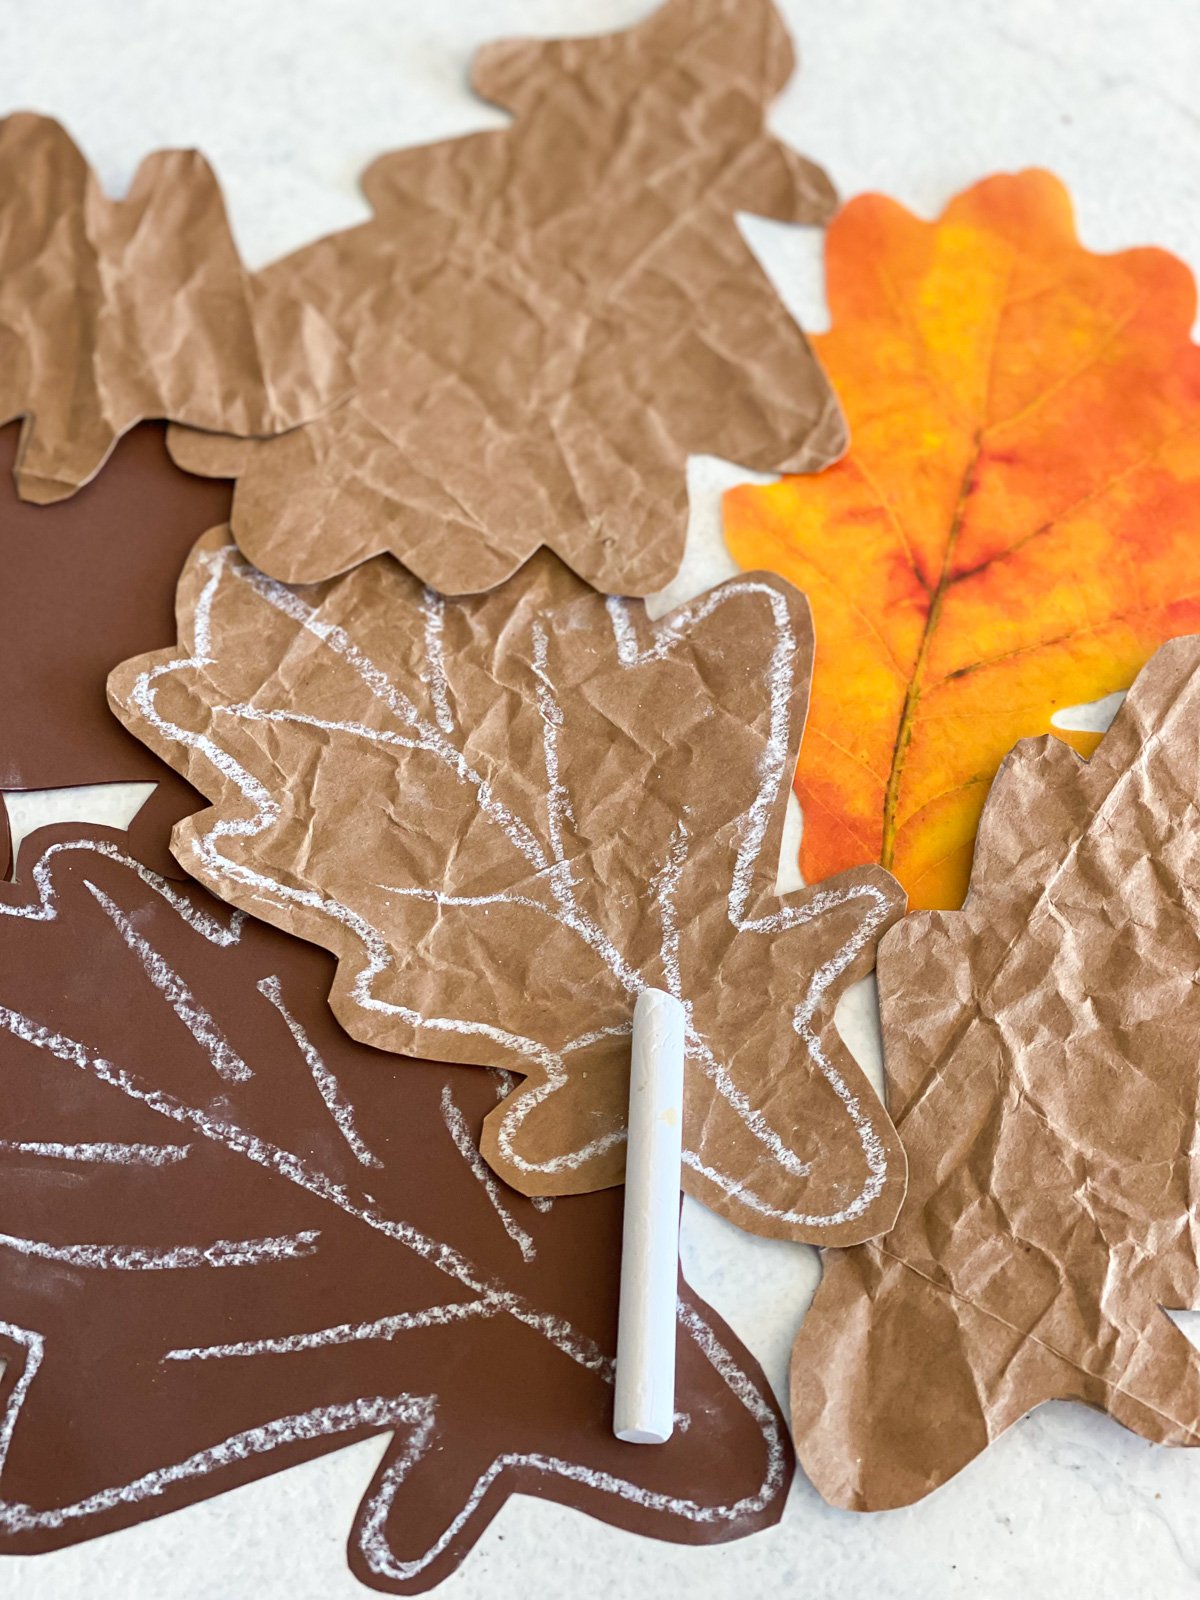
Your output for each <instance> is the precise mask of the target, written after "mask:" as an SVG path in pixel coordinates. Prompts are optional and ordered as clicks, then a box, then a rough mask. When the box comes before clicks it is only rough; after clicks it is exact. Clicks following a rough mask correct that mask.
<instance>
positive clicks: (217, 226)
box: [0, 112, 350, 505]
mask: <svg viewBox="0 0 1200 1600" xmlns="http://www.w3.org/2000/svg"><path fill="white" fill-rule="evenodd" d="M349 389H350V371H349V367H348V365H347V361H346V354H345V351H344V350H343V347H342V345H341V342H340V340H339V339H338V336H337V335H336V334H335V333H334V331H333V330H332V328H331V327H330V325H329V323H328V322H327V321H326V320H325V318H324V316H323V315H322V314H321V313H320V312H319V311H317V310H315V309H314V308H313V307H312V306H311V305H310V304H309V303H307V302H306V301H305V300H304V298H303V297H302V295H301V294H300V293H299V292H298V291H297V289H296V287H295V286H294V285H291V284H284V283H268V282H266V281H265V280H264V279H262V278H258V277H255V276H254V275H253V274H251V273H249V272H247V271H246V269H245V268H244V267H243V266H242V263H241V261H240V259H239V257H238V253H237V247H236V246H235V244H234V242H233V235H232V234H231V233H230V230H229V222H228V219H227V218H226V215H225V206H224V202H223V200H222V198H221V191H220V189H219V187H218V185H217V180H216V178H215V177H214V176H213V173H212V169H211V168H210V167H209V165H208V163H207V162H206V161H205V160H204V158H203V157H202V156H200V155H199V154H198V153H197V152H196V151H194V150H165V151H159V152H158V153H157V154H155V155H152V156H148V157H147V158H146V160H145V161H143V162H142V164H141V166H140V167H139V168H138V170H137V173H136V175H135V177H134V180H133V183H132V185H131V187H130V190H129V193H128V195H127V196H126V198H125V199H123V200H109V199H108V198H107V197H106V196H105V194H104V193H103V191H102V190H101V188H100V185H99V183H98V182H97V180H96V177H95V174H94V173H93V172H92V171H91V169H90V168H89V167H88V164H87V162H86V161H85V160H84V158H83V156H82V155H81V154H80V152H79V150H78V149H77V148H76V146H75V144H74V142H73V140H72V139H71V136H70V135H69V134H68V133H67V131H66V130H65V129H64V128H63V127H61V126H60V124H59V123H57V122H55V121H53V120H52V119H51V118H50V117H39V116H34V115H32V114H31V113H28V112H19V113H17V114H16V115H14V116H11V117H7V118H5V120H4V121H3V122H0V422H9V421H11V420H12V419H13V418H15V417H23V418H24V419H25V422H24V429H23V432H22V437H21V448H20V453H19V455H18V459H17V469H16V476H17V486H18V489H19V492H20V495H21V498H22V499H23V500H32V501H35V502H36V503H38V504H42V505H45V504H48V503H50V502H51V501H55V500H63V499H65V498H66V497H67V496H68V495H71V494H74V492H75V491H76V490H77V489H78V488H80V486H81V485H82V484H84V483H86V482H87V481H88V480H89V479H90V478H91V477H93V476H94V474H95V473H96V472H97V471H98V470H99V468H100V467H101V465H102V464H103V462H104V461H105V459H106V458H107V456H108V454H109V452H110V451H111V450H112V448H113V445H114V444H115V443H116V442H117V440H118V438H120V436H121V435H122V434H123V433H125V432H127V431H128V430H129V429H130V428H131V427H133V425H134V424H135V423H137V422H141V421H143V420H146V419H150V418H169V419H170V420H172V421H174V422H186V423H188V424H189V425H190V426H192V427H195V428H209V429H216V430H219V431H220V432H221V433H223V434H224V433H230V434H239V435H247V436H252V435H260V434H274V433H279V432H281V431H282V430H283V429H285V428H292V427H295V426H296V425H297V424H298V423H301V422H305V421H308V420H309V419H310V418H313V417H315V416H316V415H317V414H318V413H319V412H321V411H323V410H324V409H325V408H326V407H327V406H329V405H331V404H333V403H334V402H335V401H336V400H339V399H342V398H344V397H345V396H346V395H347V394H348V393H349Z"/></svg>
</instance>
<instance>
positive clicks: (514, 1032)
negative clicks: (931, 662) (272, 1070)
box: [109, 529, 904, 1241]
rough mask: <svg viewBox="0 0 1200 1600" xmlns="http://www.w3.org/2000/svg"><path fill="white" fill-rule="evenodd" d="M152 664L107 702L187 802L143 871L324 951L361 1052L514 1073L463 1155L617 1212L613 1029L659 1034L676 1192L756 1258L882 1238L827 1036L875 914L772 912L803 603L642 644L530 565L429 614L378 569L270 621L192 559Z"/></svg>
mask: <svg viewBox="0 0 1200 1600" xmlns="http://www.w3.org/2000/svg"><path fill="white" fill-rule="evenodd" d="M178 615H179V634H180V641H181V643H180V644H179V645H178V646H177V647H176V648H174V649H173V650H169V651H160V652H158V653H156V654H154V655H149V656H144V657H142V658H140V659H138V660H135V661H131V662H127V663H126V664H125V665H124V666H123V667H121V668H119V669H118V670H117V671H116V672H114V674H113V675H112V677H111V678H110V680H109V694H110V699H111V702H112V705H113V708H114V710H115V711H116V713H117V715H118V716H119V717H121V719H122V720H123V721H124V722H125V724H126V726H127V727H129V729H130V730H131V732H133V733H135V734H137V735H138V737H139V738H142V739H145V740H146V742H147V743H148V744H149V745H150V747H151V749H153V750H154V751H155V752H156V753H157V754H159V755H160V756H162V758H163V759H164V760H166V761H169V762H171V763H172V764H174V765H175V766H176V767H177V768H178V770H179V771H180V772H182V773H183V774H184V775H185V776H186V777H187V779H188V781H189V782H190V783H191V784H193V786H194V787H196V788H197V789H199V790H200V792H201V793H202V794H204V795H205V796H206V798H207V799H208V800H209V801H210V802H211V803H212V809H211V810H209V811H206V812H203V813H201V814H200V815H198V816H196V817H192V818H190V819H188V821H186V822H184V823H182V824H180V826H179V827H178V828H176V830H175V834H174V837H173V842H172V848H173V849H174V851H175V854H176V856H177V858H178V859H179V861H180V863H181V864H182V865H183V866H184V867H185V868H186V869H187V871H188V872H190V873H191V874H192V875H193V876H195V877H197V878H199V879H200V881H201V882H203V883H205V884H206V885H207V886H208V887H209V888H210V889H212V890H213V892H215V893H217V894H219V895H220V896H221V897H222V898H224V899H227V900H229V901H231V902H232V903H234V904H237V905H240V906H242V907H243V908H244V909H246V910H248V911H250V912H251V913H252V914H253V915H255V916H259V917H263V918H265V919H266V920H267V921H270V922H274V923H276V924H277V925H278V926H280V927H283V928H286V929H287V930H288V931H290V932H293V933H297V934H299V935H300V936H301V937H303V938H306V939H311V940H313V941H315V942H316V943H318V944H322V945H325V946H327V947H328V948H329V949H330V950H332V951H333V952H334V953H335V954H336V955H337V956H338V958H339V967H338V974H337V980H336V982H335V984H334V987H333V993H332V1003H333V1007H334V1010H335V1011H336V1013H337V1016H338V1018H339V1019H340V1021H341V1022H342V1023H343V1025H344V1026H345V1027H346V1028H347V1029H348V1030H349V1031H350V1032H351V1033H352V1034H354V1035H355V1037H356V1038H359V1039H362V1040H364V1041H365V1042H367V1043H369V1044H374V1045H378V1046H381V1047H383V1048H386V1049H389V1050H395V1051H397V1052H400V1053H402V1054H405V1055H413V1056H427V1057H432V1058H434V1059H439V1060H440V1059H452V1060H459V1061H467V1062H474V1063H478V1064H480V1065H486V1066H492V1067H501V1068H504V1069H506V1070H509V1071H514V1072H517V1073H520V1074H522V1075H523V1077H524V1082H523V1083H522V1084H521V1086H520V1088H519V1089H518V1090H516V1091H515V1092H514V1093H513V1094H512V1095H511V1096H510V1097H509V1098H508V1099H507V1100H506V1101H505V1102H504V1104H503V1105H502V1106H500V1107H499V1108H497V1110H496V1111H495V1112H493V1114H492V1115H491V1116H490V1117H489V1119H488V1122H487V1126H486V1128H485V1132H484V1145H483V1148H484V1153H485V1154H486V1156H487V1159H488V1161H489V1162H490V1163H491V1165H492V1166H493V1167H494V1168H495V1170H496V1171H498V1172H499V1173H500V1174H501V1175H502V1176H503V1177H504V1178H505V1179H507V1180H508V1181H509V1182H511V1183H512V1184H513V1185H514V1186H515V1187H518V1188H520V1189H522V1190H524V1191H525V1192H526V1193H531V1194H539V1193H572V1192H576V1191H580V1190H586V1189H593V1188H597V1187H602V1186H604V1185H607V1184H612V1183H618V1182H620V1181H621V1178H622V1174H623V1168H624V1139H625V1111H626V1104H627V1101H628V1093H629V1078H628V1074H629V1050H630V1041H629V1030H630V1022H631V1017H632V1011H633V1001H634V999H635V997H636V995H637V993H638V992H639V991H640V990H641V989H642V988H643V987H644V986H645V985H647V984H652V985H656V986H658V987H663V988H668V989H670V990H672V991H673V992H675V993H677V994H679V995H680V996H681V998H682V999H683V1000H684V1001H685V1003H686V1005H687V1006H688V1008H689V1017H690V1021H689V1028H688V1081H687V1091H686V1126H685V1129H684V1143H685V1154H684V1161H685V1172H686V1178H685V1187H686V1188H687V1189H688V1191H689V1192H690V1193H692V1194H694V1195H696V1196H697V1198H699V1199H702V1200H704V1201H705V1203H706V1204H708V1205H710V1206H712V1207H713V1208H714V1209H715V1210H717V1211H720V1212H722V1213H724V1214H725V1215H726V1216H728V1217H730V1218H732V1219H733V1220H734V1221H736V1222H738V1223H740V1224H741V1225H742V1226H744V1227H746V1228H749V1229H752V1230H754V1231H756V1232H759V1233H764V1234H769V1235H773V1236H777V1237H783V1238H796V1239H818V1240H822V1241H826V1240H832V1241H839V1240H840V1241H852V1240H856V1239H861V1238H869V1237H871V1236H872V1235H873V1234H875V1233H878V1232H880V1231H882V1229H883V1228H885V1227H887V1226H888V1225H889V1223H890V1221H891V1220H892V1218H893V1217H894V1215H895V1212H896V1209H897V1207H898V1205H899V1203H900V1199H901V1196H902V1193H903V1188H904V1157H903V1153H902V1152H901V1150H900V1147H899V1145H898V1143H897V1141H896V1139H895V1137H894V1134H893V1131H892V1129H891V1126H890V1124H889V1122H888V1120H887V1116H886V1113H885V1112H884V1110H883V1107H882V1106H881V1105H880V1104H879V1102H878V1100H877V1099H876V1097H875V1095H874V1093H873V1091H872V1090H871V1088H870V1087H869V1084H868V1082H867V1080H866V1079H865V1078H864V1077H863V1076H862V1074H861V1073H860V1071H859V1069H858V1067H857V1066H856V1064H855V1062H854V1060H853V1058H852V1057H851V1056H850V1054H849V1052H848V1051H847V1050H846V1049H845V1047H844V1046H843V1044H842V1043H841V1040H840V1038H839V1036H838V1034H837V1030H836V1028H835V1026H834V1022H833V1012H834V1006H835V1004H836V1001H837V998H838V996H839V994H840V993H841V991H842V990H843V989H844V988H845V987H846V985H848V984H849V983H851V982H852V981H853V980H854V979H855V978H857V977H860V976H862V975H863V974H864V973H865V972H867V971H869V970H870V967H871V965H872V962H873V956H874V945H875V941H876V939H877V938H878V936H879V934H880V933H881V932H882V930H883V929H884V928H886V927H887V926H888V925H889V924H890V923H891V922H893V921H894V920H895V919H896V918H897V917H898V916H899V915H900V914H901V912H902V909H903V897H902V896H901V895H900V893H899V891H898V889H897V887H896V884H895V882H894V880H893V879H892V878H890V877H889V876H888V875H887V874H886V873H884V872H882V871H881V870H880V869H879V868H870V867H868V868H862V869H860V870H858V871H856V872H853V873H847V874H844V875H843V876H842V877H840V878H838V879H835V880H833V881H832V882H830V883H828V884H826V885H824V886H823V887H822V888H821V889H820V890H810V891H805V892H802V893H800V894H795V895H789V896H786V897H784V898H783V899H780V897H778V896H777V895H776V893H775V880H776V875H777V863H778V861H779V852H780V841H781V837H782V830H783V820H784V811H785V804H786V795H787V784H788V776H789V774H790V773H791V772H792V770H793V767H794V764H795V753H796V747H797V745H798V743H799V738H800V732H801V728H802V726H803V721H804V709H805V703H806V699H807V688H808V678H809V671H810V666H811V659H812V656H811V631H810V623H809V618H808V611H807V607H806V606H805V604H804V601H803V598H802V597H801V596H800V595H798V594H796V592H795V591H794V590H793V589H791V588H790V587H789V586H788V585H786V584H784V583H782V582H781V581H780V580H779V579H775V578H770V577H745V578H738V579H734V580H733V581H731V582H730V583H727V584H725V585H723V586H722V587H721V588H718V589H715V590H713V591H711V592H710V593H709V594H707V595H705V596H704V597H703V598H702V599H700V600H698V601H695V602H694V603H693V604H691V605H690V606H686V607H683V608H681V609H680V610H678V611H676V612H675V613H673V614H672V615H671V616H669V617H667V618H666V619H664V620H663V621H661V622H659V623H657V624H650V623H649V622H648V621H647V619H646V616H645V607H644V605H643V604H642V603H641V602H638V601H627V600H619V599H608V600H606V599H605V598H604V597H603V596H602V595H598V594H597V593H596V592H595V590H593V589H591V588H589V587H588V586H587V585H586V584H585V583H583V582H582V581H581V580H580V579H579V578H576V577H575V576H574V574H573V573H571V572H570V571H569V570H568V569H567V568H566V567H564V566H563V565H562V563H561V562H560V561H559V560H558V559H557V558H556V557H555V556H553V555H551V554H550V553H549V552H546V551H543V552H541V553H540V554H539V555H537V556H535V557H534V558H533V559H532V560H531V561H530V562H528V563H527V564H526V566H525V567H524V568H523V569H522V570H521V571H520V572H519V573H518V574H517V575H516V576H515V577H514V578H512V579H510V580H509V581H508V583H506V584H504V585H503V586H502V587H501V588H500V589H499V590H496V591H493V592H492V593H490V594H488V595H482V596H476V597H469V598H466V599H461V600H458V601H446V600H443V599H442V598H441V597H439V596H437V595H436V594H435V593H434V592H433V591H432V590H428V589H426V590H424V591H423V590H422V588H421V586H420V584H418V583H417V581H416V580H415V579H414V578H413V577H412V576H411V575H410V574H409V573H407V572H406V571H405V570H404V568H402V567H400V566H398V565H397V564H396V563H395V562H393V561H391V560H388V559H386V558H378V559H376V560H374V561H371V562H368V563H366V564H365V565H363V566H360V567H358V568H356V569H355V570H354V571H353V572H351V573H349V574H347V575H346V576H345V577H342V578H339V579H335V580H333V581H332V582H331V583H330V584H328V585H324V586H321V587H314V588H309V589H289V588H287V587H286V586H284V585H283V584H279V583H276V582H275V581H274V580H272V579H269V578H266V577H265V576H264V575H263V574H262V573H260V572H258V571H257V570H256V569H255V568H253V567H251V566H250V565H249V564H248V563H247V562H245V561H244V559H242V558H241V556H240V555H239V554H238V552H237V550H236V549H235V547H234V546H233V545H232V544H231V543H229V542H227V535H226V534H225V533H224V532H223V531H222V530H220V529H214V530H213V531H212V532H211V533H210V534H208V535H206V536H205V538H204V539H203V540H201V541H200V543H199V544H198V546H197V548H196V551H195V554H194V555H193V557H192V559H191V561H190V562H189V564H188V566H187V567H186V568H185V570H184V575H183V577H182V579H181V582H180V592H179V613H178Z"/></svg>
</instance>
